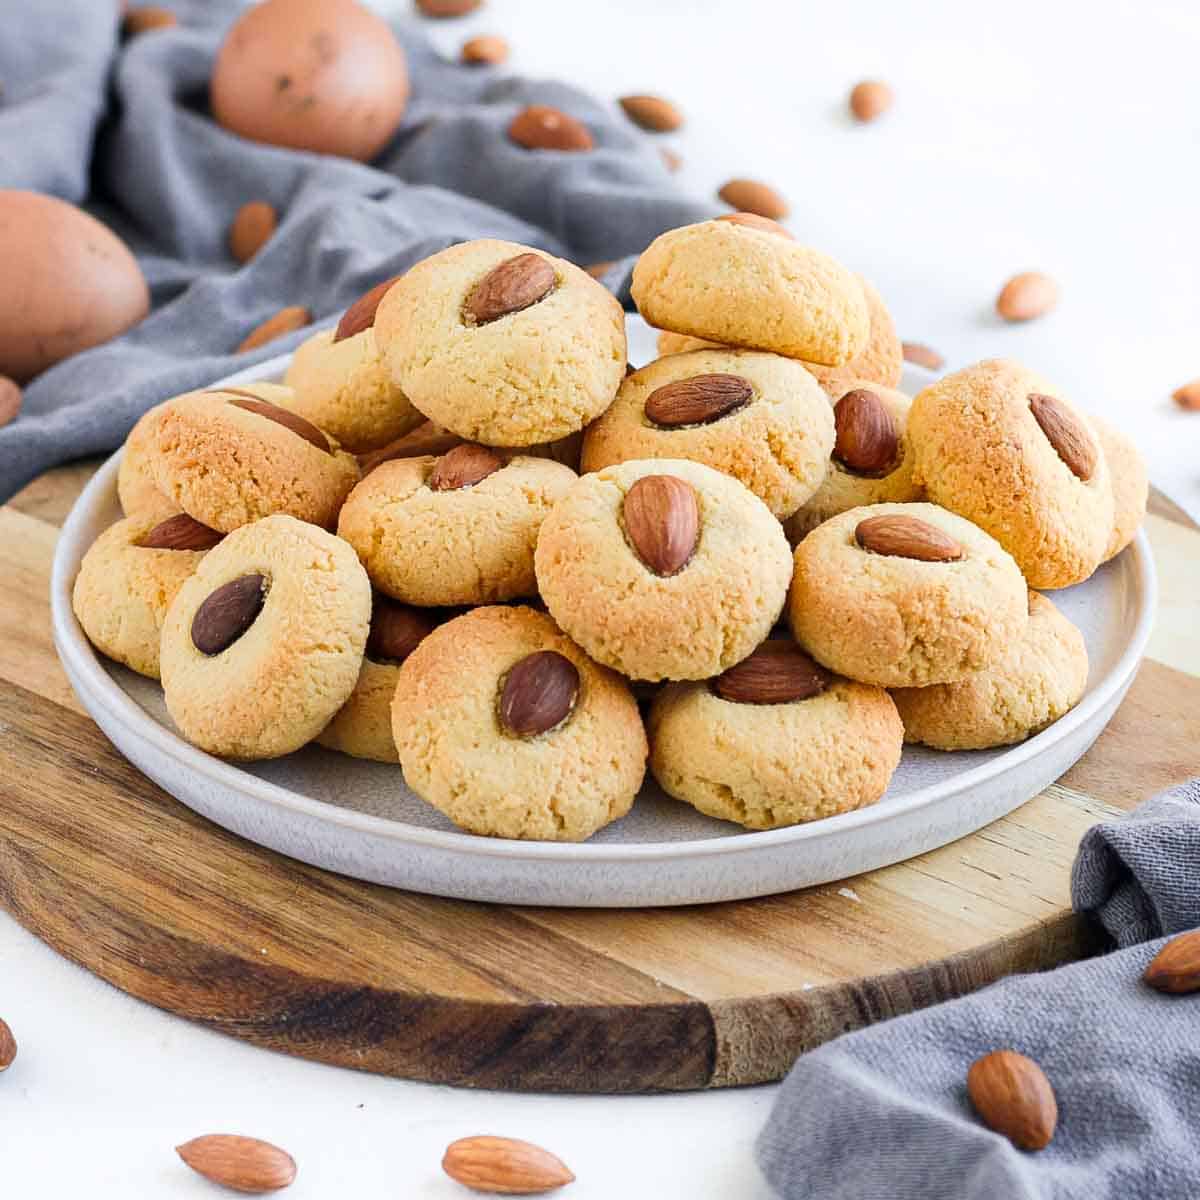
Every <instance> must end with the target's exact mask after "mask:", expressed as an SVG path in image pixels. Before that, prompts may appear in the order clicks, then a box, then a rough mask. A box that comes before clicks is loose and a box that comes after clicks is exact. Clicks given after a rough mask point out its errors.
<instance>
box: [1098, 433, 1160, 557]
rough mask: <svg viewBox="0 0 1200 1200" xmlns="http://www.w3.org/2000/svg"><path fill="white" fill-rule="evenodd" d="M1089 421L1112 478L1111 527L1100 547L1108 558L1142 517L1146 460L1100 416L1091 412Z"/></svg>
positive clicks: (1130, 537) (1125, 541) (1126, 541)
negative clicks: (1102, 546)
mask: <svg viewBox="0 0 1200 1200" xmlns="http://www.w3.org/2000/svg"><path fill="white" fill-rule="evenodd" d="M1091 422H1092V428H1093V429H1094V430H1095V431H1096V436H1097V437H1098V438H1099V439H1100V446H1101V449H1103V451H1104V458H1105V461H1106V462H1107V463H1108V473H1109V476H1110V477H1111V478H1112V493H1113V527H1112V533H1110V534H1109V538H1108V545H1107V546H1106V547H1105V550H1104V561H1105V562H1108V560H1109V559H1111V558H1116V556H1117V555H1118V554H1120V553H1121V551H1122V550H1124V549H1125V547H1126V546H1128V545H1129V543H1130V542H1132V541H1133V539H1134V537H1135V536H1136V535H1137V531H1138V530H1139V529H1140V528H1141V525H1142V522H1143V521H1144V520H1145V519H1146V503H1147V501H1148V500H1149V497H1150V478H1149V476H1148V475H1147V474H1146V460H1145V459H1144V458H1143V457H1142V455H1141V452H1140V451H1139V450H1138V448H1137V447H1136V446H1135V445H1134V444H1133V442H1132V441H1130V440H1129V438H1127V437H1126V436H1125V434H1123V433H1122V432H1121V431H1120V430H1119V429H1117V428H1116V427H1115V426H1113V425H1110V424H1109V423H1108V422H1107V421H1105V420H1102V419H1101V418H1100V417H1097V416H1093V417H1092V418H1091Z"/></svg>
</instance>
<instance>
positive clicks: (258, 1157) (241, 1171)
mask: <svg viewBox="0 0 1200 1200" xmlns="http://www.w3.org/2000/svg"><path fill="white" fill-rule="evenodd" d="M175 1153H176V1154H178V1155H179V1157H180V1158H182V1159H183V1161H184V1162H185V1163H187V1165H188V1166H189V1167H191V1168H192V1170H193V1171H195V1172H196V1174H198V1175H203V1176H204V1178H205V1179H208V1180H211V1181H212V1182H213V1183H219V1184H221V1186H222V1187H227V1188H232V1189H233V1190H234V1191H235V1192H248V1193H250V1194H252V1195H261V1194H262V1193H264V1192H277V1191H279V1189H280V1188H285V1187H288V1186H289V1185H290V1184H291V1183H292V1181H293V1180H294V1179H295V1178H296V1160H295V1159H294V1158H292V1156H291V1155H290V1154H288V1153H287V1151H285V1150H280V1149H279V1147H278V1146H272V1145H271V1143H270V1142H262V1141H259V1139H258V1138H249V1137H239V1136H238V1135H237V1134H234V1133H210V1134H208V1135H207V1136H205V1137H198V1138H193V1139H192V1140H191V1141H190V1142H184V1143H183V1145H182V1146H176V1147H175Z"/></svg>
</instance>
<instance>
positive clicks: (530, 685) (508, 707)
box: [500, 650, 579, 737]
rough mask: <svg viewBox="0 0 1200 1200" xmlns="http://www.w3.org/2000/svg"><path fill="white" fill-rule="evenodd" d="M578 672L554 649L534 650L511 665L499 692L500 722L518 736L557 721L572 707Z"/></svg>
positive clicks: (551, 727)
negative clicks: (534, 651)
mask: <svg viewBox="0 0 1200 1200" xmlns="http://www.w3.org/2000/svg"><path fill="white" fill-rule="evenodd" d="M578 695H579V671H578V670H577V669H576V667H575V664H574V663H573V662H571V660H570V659H569V658H564V657H563V656H562V655H561V654H559V653H558V652H557V651H554V650H538V651H537V652H536V653H534V654H529V655H526V657H525V658H523V659H521V661H520V662H518V663H517V664H515V665H514V666H513V668H512V669H511V670H510V671H509V673H508V676H507V678H506V679H505V680H504V687H503V689H502V690H501V692H500V723H501V724H502V725H503V726H504V727H505V728H506V729H507V730H508V731H509V732H510V733H515V734H517V736H518V737H533V736H535V735H536V734H539V733H545V732H546V731H547V730H548V729H553V728H554V727H555V726H556V725H559V724H561V723H562V722H563V721H564V720H565V719H566V718H567V716H568V715H569V714H570V712H571V710H572V709H573V708H574V707H575V700H576V698H577V697H578Z"/></svg>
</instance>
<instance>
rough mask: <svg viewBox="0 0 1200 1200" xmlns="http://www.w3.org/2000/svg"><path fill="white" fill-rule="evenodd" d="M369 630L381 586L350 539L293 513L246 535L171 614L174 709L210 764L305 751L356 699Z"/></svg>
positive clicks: (198, 576)
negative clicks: (374, 588)
mask: <svg viewBox="0 0 1200 1200" xmlns="http://www.w3.org/2000/svg"><path fill="white" fill-rule="evenodd" d="M370 620H371V585H370V583H369V582H368V580H367V575H366V572H365V571H364V570H363V569H362V567H361V566H360V565H359V562H358V559H356V558H355V557H354V551H353V550H351V548H350V547H349V546H348V545H346V543H345V542H343V541H342V540H341V538H337V537H334V536H333V534H331V533H326V532H325V530H323V529H318V528H317V527H316V526H315V525H309V524H306V523H305V522H303V521H297V520H296V519H295V518H294V517H289V516H284V515H280V516H273V517H265V518H264V519H263V520H261V521H255V522H254V523H253V524H252V525H244V526H242V527H241V528H240V529H237V530H235V531H234V532H233V533H231V534H229V536H228V537H226V538H225V539H224V541H222V542H221V544H220V545H219V546H218V547H217V548H216V549H215V550H213V551H211V552H210V553H209V554H207V555H206V556H205V558H204V561H203V562H201V563H200V566H199V567H198V569H197V570H196V573H195V574H194V575H192V576H191V578H190V579H188V580H187V581H186V582H185V583H184V585H183V587H182V588H180V590H179V594H178V595H177V596H176V597H175V599H174V601H173V602H172V604H171V607H170V609H169V610H168V611H167V618H166V622H165V623H164V625H163V631H162V661H161V667H162V683H163V691H164V693H165V695H166V701H167V710H168V712H170V714H171V717H172V718H173V719H174V721H175V724H176V725H178V726H179V730H180V732H181V733H182V734H183V736H184V737H185V738H187V739H188V741H189V742H192V743H193V744H194V745H196V746H199V747H200V748H201V749H202V750H207V751H208V752H209V753H210V754H219V755H221V756H222V757H224V758H240V759H259V758H277V757H278V756H279V755H281V754H288V753H290V752H291V751H292V750H298V749H299V748H300V747H301V746H303V745H304V744H305V743H306V742H310V741H312V739H313V738H315V737H316V736H317V734H319V733H320V732H321V730H322V729H324V728H325V726H326V725H328V724H329V722H330V720H331V719H332V717H333V715H334V714H335V713H336V712H337V711H338V709H340V708H341V707H342V705H343V704H344V703H345V702H346V700H347V698H348V697H349V695H350V693H351V692H352V691H353V690H354V685H355V683H356V682H357V680H358V674H359V668H360V667H361V666H362V659H363V649H364V647H365V645H366V641H367V629H368V626H369V624H370Z"/></svg>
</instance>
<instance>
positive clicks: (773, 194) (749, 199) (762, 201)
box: [717, 179, 788, 221]
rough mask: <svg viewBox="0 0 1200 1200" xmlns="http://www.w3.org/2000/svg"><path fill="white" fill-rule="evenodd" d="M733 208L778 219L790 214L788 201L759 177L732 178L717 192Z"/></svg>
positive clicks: (774, 219)
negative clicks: (760, 180)
mask: <svg viewBox="0 0 1200 1200" xmlns="http://www.w3.org/2000/svg"><path fill="white" fill-rule="evenodd" d="M717 195H718V196H720V197H721V199H722V200H724V201H725V203H726V204H728V205H729V206H730V207H731V208H736V209H737V210H738V211H739V212H748V213H754V214H756V215H757V216H760V217H770V219H771V220H772V221H778V220H780V219H781V218H783V217H786V216H787V215H788V204H787V201H786V200H785V199H784V198H783V197H782V196H781V195H780V194H779V193H778V192H777V191H776V190H775V189H774V188H772V187H768V186H767V185H766V184H765V183H759V181H758V180H757V179H731V180H730V181H729V182H728V183H726V184H724V185H723V186H722V187H721V190H720V191H719V192H718V193H717Z"/></svg>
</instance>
